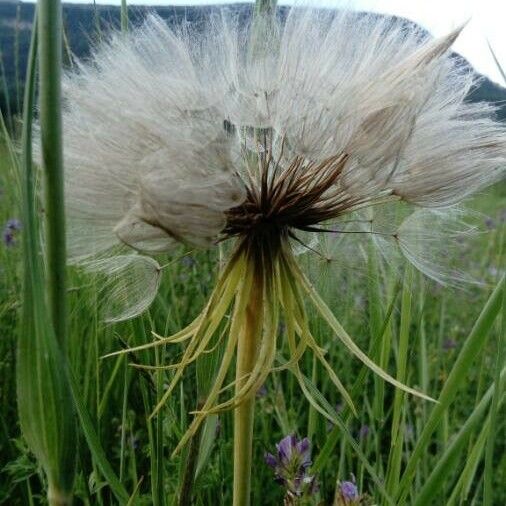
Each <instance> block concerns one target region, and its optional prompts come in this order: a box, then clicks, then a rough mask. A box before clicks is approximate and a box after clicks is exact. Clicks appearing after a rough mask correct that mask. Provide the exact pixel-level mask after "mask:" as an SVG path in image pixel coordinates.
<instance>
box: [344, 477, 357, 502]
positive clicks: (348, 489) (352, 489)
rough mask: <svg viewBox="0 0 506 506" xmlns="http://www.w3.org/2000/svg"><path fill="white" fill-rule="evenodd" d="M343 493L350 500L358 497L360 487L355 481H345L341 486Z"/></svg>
mask: <svg viewBox="0 0 506 506" xmlns="http://www.w3.org/2000/svg"><path fill="white" fill-rule="evenodd" d="M340 492H341V495H342V496H343V497H344V498H345V499H348V500H350V501H354V500H355V499H358V489H357V486H356V485H355V483H353V482H351V481H343V482H342V483H341V486H340Z"/></svg>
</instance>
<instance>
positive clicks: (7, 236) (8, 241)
mask: <svg viewBox="0 0 506 506" xmlns="http://www.w3.org/2000/svg"><path fill="white" fill-rule="evenodd" d="M19 230H21V222H20V221H19V220H17V219H16V218H12V219H10V220H8V221H7V223H6V224H5V226H4V230H3V235H2V238H3V241H4V244H5V245H6V246H14V245H15V244H16V233H17V232H18V231H19Z"/></svg>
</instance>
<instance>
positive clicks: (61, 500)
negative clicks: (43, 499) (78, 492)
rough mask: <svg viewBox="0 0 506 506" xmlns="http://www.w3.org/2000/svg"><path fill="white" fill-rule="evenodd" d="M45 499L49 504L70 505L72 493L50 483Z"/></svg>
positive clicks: (55, 505) (54, 505)
mask: <svg viewBox="0 0 506 506" xmlns="http://www.w3.org/2000/svg"><path fill="white" fill-rule="evenodd" d="M47 501H48V503H49V506H71V504H72V495H69V494H66V493H65V492H62V491H61V490H58V488H56V487H53V486H51V485H50V486H49V489H48V492H47Z"/></svg>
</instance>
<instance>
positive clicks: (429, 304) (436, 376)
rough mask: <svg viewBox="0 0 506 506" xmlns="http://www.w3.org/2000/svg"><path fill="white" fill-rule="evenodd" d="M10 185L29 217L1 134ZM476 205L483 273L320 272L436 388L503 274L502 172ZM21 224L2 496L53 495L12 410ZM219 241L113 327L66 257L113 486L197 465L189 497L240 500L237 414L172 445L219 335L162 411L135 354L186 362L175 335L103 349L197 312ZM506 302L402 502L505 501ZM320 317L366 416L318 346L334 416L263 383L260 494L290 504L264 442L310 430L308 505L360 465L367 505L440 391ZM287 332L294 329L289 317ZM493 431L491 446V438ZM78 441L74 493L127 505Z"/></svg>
mask: <svg viewBox="0 0 506 506" xmlns="http://www.w3.org/2000/svg"><path fill="white" fill-rule="evenodd" d="M0 188H1V197H0V223H1V224H2V226H3V224H5V223H6V222H7V220H9V219H12V218H18V217H19V216H20V206H19V180H18V177H17V175H16V173H15V170H13V167H12V165H11V164H10V163H9V155H8V152H7V150H6V149H5V146H2V148H1V150H0ZM470 204H471V207H472V208H473V209H475V210H476V211H479V212H482V213H483V215H479V216H478V217H477V220H478V221H480V222H481V223H480V224H481V225H482V228H483V229H484V233H482V234H479V235H478V236H477V238H476V239H474V240H473V241H472V242H470V243H469V244H467V243H466V244H462V249H461V251H459V258H458V261H459V264H460V266H461V268H462V269H464V270H466V271H467V272H470V273H471V274H472V275H473V276H475V277H476V278H477V279H479V280H481V281H482V282H483V285H482V286H469V287H466V288H465V289H454V288H445V287H440V286H438V285H436V284H435V283H433V282H431V281H429V280H427V279H422V278H421V276H419V275H418V274H413V273H412V272H411V271H409V272H407V274H406V275H404V274H402V273H401V278H402V281H401V280H400V278H399V277H396V276H394V275H393V274H392V271H391V269H390V268H389V266H386V265H381V264H380V263H379V262H372V261H369V264H368V265H366V266H365V267H364V270H362V271H355V270H349V271H347V270H346V269H344V268H343V269H341V270H339V269H336V270H335V271H333V272H332V277H331V278H329V276H327V275H325V276H323V277H321V278H320V282H321V286H320V287H319V288H320V289H321V290H322V291H323V292H324V294H325V296H326V300H327V301H328V302H329V304H330V307H331V309H332V310H333V311H335V313H336V314H337V315H338V317H339V318H340V320H341V322H342V323H343V324H344V326H345V328H346V329H347V330H348V332H349V333H350V335H351V336H353V337H354V339H356V341H357V343H358V344H359V345H360V346H361V347H362V348H363V349H365V350H369V352H370V353H371V354H372V357H373V358H375V359H376V360H378V361H380V362H381V363H383V364H384V365H385V367H386V369H387V370H388V371H390V372H391V373H394V374H395V371H396V370H397V371H398V370H399V369H398V368H399V365H400V364H405V376H404V377H405V378H406V382H407V384H409V385H410V386H417V387H419V388H420V389H421V390H423V391H424V392H425V393H428V394H429V395H430V396H432V397H434V398H436V399H437V398H438V397H439V395H440V393H441V391H442V388H443V385H444V384H445V381H446V380H447V378H448V377H449V374H450V371H451V370H452V368H453V367H454V365H455V364H456V362H457V358H458V357H459V354H461V352H462V350H463V349H464V344H465V342H466V341H467V340H468V339H469V338H471V337H473V333H472V329H473V326H474V325H475V324H476V325H478V324H477V323H476V322H477V320H478V318H479V316H480V313H481V312H482V310H483V308H484V307H485V304H486V302H487V299H488V298H489V296H490V294H491V292H492V290H493V288H494V286H495V285H497V283H498V282H499V280H500V278H501V276H502V274H503V273H504V265H505V263H504V260H505V248H504V246H505V234H506V214H505V213H506V187H505V186H504V184H503V185H499V186H496V187H494V188H492V189H490V190H488V191H487V192H484V193H483V194H481V195H479V196H478V197H476V198H475V199H474V200H473V201H472V202H471V203H470ZM22 233H23V229H21V230H20V231H19V232H16V234H15V236H14V239H15V242H14V243H13V244H10V245H7V244H6V243H5V242H3V243H2V244H1V246H0V504H6V505H29V504H44V503H45V501H46V499H45V487H46V483H45V478H44V475H43V473H42V472H41V468H40V467H39V466H38V464H37V462H36V461H35V459H34V458H33V456H32V454H31V453H30V452H29V451H28V449H27V446H26V444H25V442H24V440H23V438H22V437H21V435H20V429H19V424H18V418H17V408H16V384H15V367H16V360H15V358H16V342H17V339H18V337H19V332H20V325H19V319H20V307H21V306H20V297H21V280H22V276H21V274H22V265H21V259H22V256H21V255H22V249H21V240H20V238H21V234H22ZM214 255H215V253H213V252H206V251H204V252H199V253H194V254H189V255H186V256H185V251H184V250H182V249H181V251H178V252H175V253H174V255H173V256H171V257H170V258H169V257H167V258H166V259H164V261H163V262H162V263H166V262H169V264H170V265H169V266H168V267H167V268H166V269H164V275H163V282H162V287H161V290H160V291H159V293H158V296H157V298H156V300H155V303H154V304H153V305H152V307H151V308H150V310H149V312H148V313H147V314H145V315H144V316H143V317H141V318H137V319H135V320H132V321H129V322H125V323H120V324H114V325H113V324H106V323H104V322H103V319H102V310H103V305H104V304H107V294H106V292H104V289H103V285H102V283H101V280H99V279H95V280H93V279H91V280H90V277H89V276H87V277H83V276H82V274H81V273H80V272H79V271H77V270H75V269H69V280H68V295H69V305H70V307H69V326H70V331H69V334H68V336H69V337H68V345H67V346H68V356H69V362H70V367H71V370H72V371H73V374H74V375H75V377H76V379H77V382H78V385H79V394H80V398H81V400H82V402H83V403H84V405H85V407H86V409H87V411H88V413H89V415H90V419H91V422H92V425H93V427H94V429H95V431H96V435H97V436H98V442H97V445H98V446H100V447H101V449H102V450H103V454H102V457H105V458H106V460H107V462H108V463H109V464H110V469H111V470H112V474H113V475H114V476H115V478H117V480H118V483H119V485H118V484H116V485H115V486H116V488H119V489H123V490H124V491H126V492H127V494H128V496H130V499H129V501H130V502H128V504H139V505H149V504H155V505H168V504H174V503H177V502H176V501H177V498H178V497H179V495H180V493H181V490H182V487H183V486H188V483H187V481H188V477H187V476H186V474H187V473H188V469H194V470H195V476H196V478H195V481H194V483H191V480H190V485H189V486H190V497H192V498H193V501H194V502H193V504H197V505H215V504H216V505H217V504H231V489H232V486H231V484H232V474H233V465H232V440H233V438H232V416H231V414H230V413H224V414H221V415H219V416H213V417H210V418H209V419H208V421H207V423H206V425H205V428H204V430H203V431H202V433H201V434H200V446H199V447H198V448H197V450H195V449H193V450H192V451H189V450H188V449H187V450H186V451H183V452H182V453H181V454H178V455H176V456H174V457H171V453H172V450H173V449H174V448H175V446H176V445H177V442H178V440H179V439H180V438H181V436H182V435H183V434H184V432H185V430H186V428H187V427H188V425H189V422H190V420H191V417H190V415H189V412H190V411H191V410H193V409H194V408H195V407H196V405H197V404H198V402H199V401H200V400H201V399H203V398H205V392H206V390H207V389H208V385H209V382H210V379H211V378H212V376H213V374H214V373H215V370H216V364H217V362H218V361H217V357H218V356H219V355H220V353H221V349H222V346H221V343H220V342H217V343H215V346H214V347H213V349H212V350H210V352H209V353H208V354H207V356H204V357H203V358H200V359H199V360H198V361H197V364H196V365H193V366H192V367H190V369H189V370H188V372H187V373H186V374H185V376H184V379H183V381H182V383H181V385H180V387H179V388H178V390H177V391H175V392H174V394H173V395H172V396H171V397H170V398H169V401H168V403H167V404H166V406H165V407H164V408H163V409H162V411H161V412H160V414H159V416H157V417H155V418H154V419H152V420H149V419H148V417H149V415H150V413H151V411H152V409H153V407H154V406H155V405H156V403H157V399H159V398H160V397H161V395H162V394H163V391H164V388H165V387H166V385H167V383H168V381H169V379H170V376H171V372H170V371H164V370H161V371H160V370H158V371H154V372H153V371H146V370H141V369H137V368H135V367H131V366H132V365H134V364H139V363H143V364H163V363H173V362H176V361H177V360H178V357H179V356H180V354H181V350H182V348H181V347H180V345H171V346H164V347H159V348H156V349H151V350H146V351H143V352H139V353H136V354H133V355H129V356H128V358H127V356H125V355H120V356H116V357H112V358H102V357H103V355H105V354H107V353H110V352H113V351H116V350H119V349H121V348H124V347H127V346H132V345H138V344H142V343H146V342H149V341H151V340H152V336H151V331H156V332H157V333H158V334H160V335H169V334H170V333H172V332H175V331H177V330H179V329H180V328H181V327H182V326H183V325H184V324H187V323H188V322H190V321H191V319H192V318H193V317H195V315H197V314H198V313H199V311H200V310H201V308H202V306H203V305H204V304H205V301H206V297H207V296H208V294H209V292H210V289H211V288H212V284H213V281H214V280H215V277H216V274H217V273H216V271H215V267H213V266H215V265H216V264H215V260H216V259H215V258H213V256H214ZM322 267H324V266H322ZM312 270H313V271H314V265H312ZM504 307H506V306H503V312H502V323H501V316H500V314H499V315H498V317H497V318H496V319H495V322H494V323H493V324H492V325H491V327H490V331H489V332H488V333H487V332H483V328H481V330H480V329H478V331H479V332H478V334H480V335H478V338H479V346H478V347H477V348H475V353H474V354H473V355H472V357H471V359H472V360H471V361H470V362H468V363H467V365H466V367H465V369H461V370H459V371H458V377H457V378H456V381H455V388H456V390H455V392H454V394H453V397H452V399H451V400H452V402H451V405H450V406H449V407H448V408H447V409H444V410H443V411H442V413H441V416H440V417H439V418H438V423H437V425H436V428H435V430H434V432H433V434H430V439H429V440H428V441H427V442H426V443H424V445H423V446H422V453H421V454H420V458H419V459H418V460H417V462H416V470H415V474H414V478H413V480H412V482H411V484H410V487H409V489H410V495H409V496H408V497H407V499H406V501H407V502H405V504H418V505H429V504H430V505H464V504H465V505H481V504H485V502H484V490H485V489H487V488H489V492H488V493H490V492H491V495H490V496H489V499H487V500H488V501H490V498H492V502H488V504H493V505H497V506H500V505H503V504H506V490H505V487H504V484H505V483H506V454H505V447H504V441H505V420H506V418H505V417H504V416H503V415H504V409H501V400H502V396H498V397H496V398H495V402H491V397H490V392H489V393H488V397H487V391H488V390H489V389H490V387H491V385H493V384H494V377H495V374H496V371H497V368H498V367H499V368H501V367H503V364H500V363H498V357H499V356H500V353H499V350H500V347H501V344H500V339H501V335H502V332H503V331H504V325H505V322H504V320H505V314H504ZM500 312H501V311H499V313H500ZM310 317H311V318H312V320H313V321H312V325H313V328H314V329H315V337H316V338H317V340H318V342H319V343H320V344H321V345H322V346H323V347H324V348H325V350H326V351H327V359H328V361H329V362H330V363H331V364H332V366H333V368H334V369H335V370H336V371H338V373H339V377H340V378H341V380H342V381H343V383H344V384H345V386H346V387H347V388H348V389H349V390H350V391H351V392H352V396H353V400H354V402H355V404H356V406H357V408H358V416H356V417H355V416H353V415H351V414H350V413H349V412H348V411H347V410H346V409H345V408H343V405H342V401H341V399H340V398H339V396H338V394H337V392H336V390H335V387H334V386H333V385H332V384H331V381H330V380H329V378H328V375H327V374H326V372H325V371H323V370H322V368H321V366H320V364H319V363H317V362H314V363H313V361H312V360H311V359H309V358H308V359H305V358H304V359H303V361H302V370H303V372H304V374H305V375H306V376H307V377H308V378H310V379H311V381H312V384H314V385H316V386H317V387H318V389H319V390H320V391H321V392H322V393H323V394H324V397H325V399H326V400H327V401H328V403H329V409H334V410H335V414H336V417H337V418H338V419H339V424H337V425H334V424H332V423H330V422H329V421H328V420H326V419H325V418H324V417H322V416H321V415H320V414H319V413H317V412H316V411H315V410H314V409H312V408H311V407H310V406H309V405H308V403H307V401H306V399H305V397H304V396H303V395H302V394H301V392H300V389H299V386H298V385H297V382H296V380H295V379H294V378H293V376H292V375H290V374H289V373H287V372H279V373H274V374H272V375H271V376H270V377H269V379H268V381H267V383H266V384H265V385H264V387H263V388H262V389H261V391H260V392H259V393H258V395H257V407H256V413H255V436H254V459H253V473H252V475H253V481H252V504H254V505H260V504H262V505H263V504H265V505H271V504H272V505H276V504H282V502H283V495H284V491H283V488H282V487H281V486H280V485H278V484H277V483H275V482H274V479H273V473H272V470H271V469H270V468H269V467H268V466H267V465H266V464H265V462H264V457H263V455H264V452H266V451H271V452H273V451H274V450H275V446H274V445H275V443H277V442H278V441H279V440H280V439H281V438H282V437H284V436H286V435H287V434H290V433H296V434H297V435H298V436H300V437H303V436H308V437H309V439H310V441H311V443H312V452H313V455H312V457H313V467H312V472H314V473H316V474H317V477H318V483H319V492H318V494H317V495H316V496H313V498H311V499H308V502H307V504H333V500H334V499H333V498H334V493H335V489H336V482H337V481H338V480H340V481H344V480H351V477H352V476H353V477H354V479H355V480H356V483H357V486H358V488H359V490H360V492H361V493H363V494H367V496H368V497H367V498H365V497H364V498H363V504H368V503H369V504H389V502H388V500H387V499H385V495H384V494H382V493H380V490H379V488H380V487H381V486H383V487H384V489H385V490H386V492H387V493H388V494H389V495H391V496H394V495H395V491H396V486H397V485H398V482H399V478H400V477H402V472H403V469H404V467H405V465H406V464H407V463H408V461H409V460H410V458H411V457H412V455H413V451H414V448H415V446H416V444H417V441H419V439H420V436H421V434H422V432H423V430H424V428H425V427H426V424H427V421H428V420H429V417H430V415H431V412H432V411H433V410H434V409H435V408H434V405H433V404H431V403H429V402H425V401H421V400H420V399H417V398H414V397H410V396H407V395H404V394H399V393H396V392H395V389H394V388H393V387H391V386H389V385H386V384H384V383H383V382H382V381H381V380H377V379H375V378H374V377H373V375H372V373H370V372H368V371H366V370H365V369H364V368H363V367H362V366H361V364H360V363H359V362H358V361H357V360H355V359H352V358H350V355H349V354H348V352H347V351H346V350H344V349H343V347H342V346H341V345H340V343H339V342H338V341H337V340H336V339H335V338H334V336H333V334H332V332H331V331H330V329H329V328H328V327H327V326H326V325H325V324H324V323H323V322H322V321H319V320H318V319H317V318H315V317H314V316H311V315H310ZM501 325H502V331H501ZM279 332H280V335H281V336H283V332H284V329H283V326H282V325H281V327H280V329H279ZM480 332H481V333H480ZM475 334H476V333H475ZM474 338H476V335H474ZM374 343H376V344H374ZM406 343H407V347H406V346H405V345H406ZM502 346H504V336H503V341H502ZM502 392H504V385H503V388H502ZM482 399H485V401H482ZM487 399H488V401H487ZM480 402H481V403H480ZM491 435H493V437H494V438H495V445H494V447H491V446H490V445H488V444H487V441H488V440H489V438H490V437H491ZM73 450H74V451H75V454H76V455H77V462H78V464H77V469H78V471H77V479H76V486H75V504H87V505H108V504H118V503H122V501H121V499H119V498H118V494H115V493H114V491H113V489H114V486H112V485H111V478H110V476H108V477H106V474H107V473H104V468H103V465H101V462H100V456H98V454H97V453H96V451H90V445H89V440H88V438H87V437H85V434H84V432H83V431H82V430H80V431H79V437H78V438H77V439H76V440H75V441H74V448H73ZM487 461H488V464H486V462H487ZM439 465H442V467H441V468H439V467H437V466H439ZM435 470H436V471H437V472H436V473H434V471H435ZM422 493H423V494H426V495H422ZM368 501H369V502H368ZM420 501H421V502H420ZM123 503H125V504H126V503H127V501H124V502H123ZM179 504H181V502H180V503H179ZM188 504H190V502H188Z"/></svg>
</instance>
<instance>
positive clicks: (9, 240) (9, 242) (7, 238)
mask: <svg viewBox="0 0 506 506" xmlns="http://www.w3.org/2000/svg"><path fill="white" fill-rule="evenodd" d="M3 241H4V244H5V245H6V246H7V247H9V246H14V244H16V240H15V239H14V234H13V233H12V232H11V231H10V230H4V232H3Z"/></svg>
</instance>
